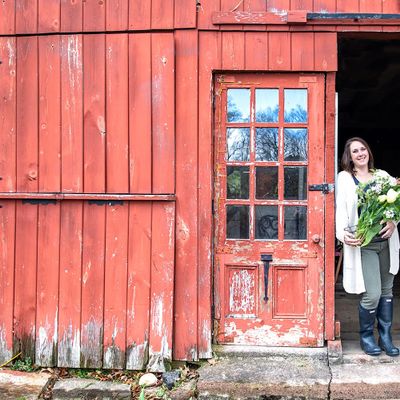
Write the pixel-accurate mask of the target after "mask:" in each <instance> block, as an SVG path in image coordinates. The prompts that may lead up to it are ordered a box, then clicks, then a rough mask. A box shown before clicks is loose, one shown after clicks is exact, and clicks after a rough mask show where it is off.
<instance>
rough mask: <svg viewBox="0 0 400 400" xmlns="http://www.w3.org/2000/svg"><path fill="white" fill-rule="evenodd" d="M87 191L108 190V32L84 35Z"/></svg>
mask: <svg viewBox="0 0 400 400" xmlns="http://www.w3.org/2000/svg"><path fill="white" fill-rule="evenodd" d="M83 60H84V65H85V68H84V74H83V86H84V87H83V99H84V100H83V104H84V106H83V108H84V133H83V135H84V139H83V143H84V144H83V152H84V153H83V160H84V170H83V177H84V185H83V187H84V191H85V192H92V193H101V192H104V191H105V181H106V176H105V156H106V149H105V143H106V138H105V136H106V121H105V115H106V110H105V35H104V34H97V35H84V37H83Z"/></svg>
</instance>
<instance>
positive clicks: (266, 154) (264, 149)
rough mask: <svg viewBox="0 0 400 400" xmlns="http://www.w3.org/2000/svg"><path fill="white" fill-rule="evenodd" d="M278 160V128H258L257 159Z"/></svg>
mask: <svg viewBox="0 0 400 400" xmlns="http://www.w3.org/2000/svg"><path fill="white" fill-rule="evenodd" d="M277 160H278V128H257V129H256V161H277Z"/></svg>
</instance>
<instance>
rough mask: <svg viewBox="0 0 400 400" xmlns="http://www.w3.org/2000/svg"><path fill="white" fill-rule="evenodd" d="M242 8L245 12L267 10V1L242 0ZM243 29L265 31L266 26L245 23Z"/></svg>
mask: <svg viewBox="0 0 400 400" xmlns="http://www.w3.org/2000/svg"><path fill="white" fill-rule="evenodd" d="M243 10H244V11H246V12H249V11H250V12H251V11H254V12H259V11H266V10H267V2H266V1H265V0H244V1H243ZM243 30H245V31H265V30H266V27H265V26H263V25H245V26H244V27H243Z"/></svg>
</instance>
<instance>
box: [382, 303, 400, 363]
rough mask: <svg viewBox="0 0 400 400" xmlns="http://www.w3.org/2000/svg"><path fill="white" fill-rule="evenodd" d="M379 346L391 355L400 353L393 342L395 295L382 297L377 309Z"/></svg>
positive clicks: (394, 355)
mask: <svg viewBox="0 0 400 400" xmlns="http://www.w3.org/2000/svg"><path fill="white" fill-rule="evenodd" d="M377 319H378V332H379V341H378V343H379V346H380V348H381V349H382V350H383V351H385V353H386V354H387V355H388V356H390V357H396V356H398V355H399V349H398V348H397V347H395V346H394V345H393V342H392V334H391V329H392V320H393V297H381V298H380V300H379V304H378V311H377Z"/></svg>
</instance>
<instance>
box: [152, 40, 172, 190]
mask: <svg viewBox="0 0 400 400" xmlns="http://www.w3.org/2000/svg"><path fill="white" fill-rule="evenodd" d="M151 49H152V54H151V70H152V155H153V159H152V173H153V176H152V179H153V188H152V192H153V193H173V192H174V191H175V182H174V180H175V176H174V175H175V118H174V116H175V73H174V69H175V57H174V37H173V35H172V34H170V33H155V34H152V40H151Z"/></svg>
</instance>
